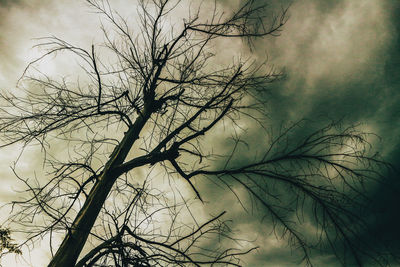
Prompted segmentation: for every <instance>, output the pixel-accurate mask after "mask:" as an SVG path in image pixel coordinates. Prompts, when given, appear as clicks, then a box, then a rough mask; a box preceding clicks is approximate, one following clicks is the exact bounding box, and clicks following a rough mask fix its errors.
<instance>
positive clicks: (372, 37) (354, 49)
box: [0, 0, 400, 266]
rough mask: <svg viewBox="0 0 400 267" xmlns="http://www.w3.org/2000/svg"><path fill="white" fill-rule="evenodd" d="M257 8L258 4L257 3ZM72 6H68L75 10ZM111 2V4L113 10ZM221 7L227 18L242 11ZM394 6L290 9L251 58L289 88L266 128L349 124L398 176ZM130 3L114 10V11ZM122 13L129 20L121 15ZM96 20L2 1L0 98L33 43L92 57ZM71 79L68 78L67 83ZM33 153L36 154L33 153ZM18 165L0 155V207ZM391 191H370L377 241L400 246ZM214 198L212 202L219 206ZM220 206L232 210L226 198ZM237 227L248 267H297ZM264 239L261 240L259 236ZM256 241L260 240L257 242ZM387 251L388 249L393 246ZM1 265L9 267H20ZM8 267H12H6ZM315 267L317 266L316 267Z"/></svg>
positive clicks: (398, 54)
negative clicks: (86, 50)
mask: <svg viewBox="0 0 400 267" xmlns="http://www.w3.org/2000/svg"><path fill="white" fill-rule="evenodd" d="M258 1H259V2H262V1H264V0H258ZM71 2H72V3H71ZM110 2H111V1H110ZM233 2H234V4H232V2H229V1H227V0H225V1H220V3H222V5H223V6H224V8H226V9H229V8H232V6H235V5H236V4H238V2H239V1H233ZM397 2H398V1H396V0H352V1H348V0H347V1H346V0H337V1H325V0H297V1H296V0H294V1H292V2H291V4H290V9H289V13H288V14H289V19H288V21H287V23H286V24H285V25H284V27H283V30H282V32H281V33H280V36H279V37H268V38H266V39H262V40H257V41H255V42H254V44H253V47H252V49H251V52H250V50H249V51H248V52H247V53H253V56H254V57H255V58H257V59H259V60H260V61H262V60H266V59H268V64H269V65H270V66H274V67H275V68H276V69H282V70H283V71H284V73H285V78H284V79H282V80H281V81H279V82H276V83H274V84H272V85H271V86H270V87H269V91H268V94H267V96H264V97H266V98H267V100H268V108H269V119H270V124H271V125H272V126H278V125H280V124H281V123H290V122H295V121H297V120H299V119H302V118H307V119H309V120H310V121H312V125H313V127H315V126H316V125H324V124H326V123H327V122H329V121H330V120H338V119H342V120H343V121H344V123H345V124H359V125H360V126H359V127H361V128H362V129H363V130H365V131H368V132H373V133H375V134H377V135H378V136H379V137H380V139H379V138H376V139H374V140H373V145H374V148H376V150H377V151H379V153H380V155H381V156H382V157H383V158H384V159H386V160H387V161H389V162H391V163H393V164H394V165H395V166H397V165H398V163H400V138H398V137H399V136H400V116H399V115H398V114H399V113H400V104H399V103H400V75H399V71H400V67H399V66H400V65H399V64H400V49H399V47H400V36H399V33H400V31H399V30H400V16H399V14H400V5H399V4H398V3H397ZM131 3H132V1H128V0H117V1H112V4H113V6H115V7H116V8H117V9H118V8H121V7H125V6H127V5H130V4H131ZM269 3H270V6H271V10H272V11H273V12H277V11H279V8H281V7H285V6H287V5H288V4H289V2H288V1H286V0H282V1H278V0H273V1H270V2H269ZM122 10H128V9H124V8H122ZM98 25H99V19H98V16H97V15H96V14H93V13H92V12H90V9H89V8H88V7H87V5H85V3H84V1H66V0H60V1H49V0H42V1H39V0H30V1H28V0H15V1H11V0H9V1H4V0H0V58H1V61H0V90H2V91H3V90H4V91H12V92H14V91H15V90H16V83H17V80H18V78H19V77H20V76H21V74H22V72H23V71H24V68H25V66H26V65H27V64H28V62H29V61H30V60H32V59H33V58H35V57H37V56H38V55H39V54H40V51H37V49H33V48H32V46H33V45H35V43H36V41H35V40H34V38H39V37H43V36H51V35H56V36H59V37H62V38H63V39H65V40H70V41H73V42H74V43H76V44H79V45H83V46H86V47H90V44H91V43H93V42H94V43H96V42H99V41H100V40H101V38H100V39H99V35H100V31H99V29H98ZM226 45H230V46H231V49H230V50H229V51H236V48H237V47H242V46H245V45H246V44H244V43H237V42H235V43H230V44H226V43H225V44H222V45H221V48H217V52H218V49H220V53H221V58H223V57H226V59H229V58H230V54H229V53H230V52H227V51H226V50H224V47H226ZM46 64H47V65H46V66H45V69H46V71H47V73H49V74H50V75H60V72H62V71H63V70H64V68H63V66H65V65H63V64H67V65H68V64H70V62H68V60H67V62H62V63H61V65H57V64H56V63H52V62H51V61H50V62H46ZM63 74H64V75H69V73H63ZM28 153H32V155H33V154H34V153H37V152H35V151H32V152H29V151H28ZM17 156H18V147H13V148H2V149H0V162H1V163H0V175H1V177H2V183H1V186H0V202H2V203H6V202H8V201H10V200H13V199H14V197H15V193H14V192H13V191H12V190H13V189H18V188H19V186H20V184H18V182H17V181H16V179H15V178H14V177H13V176H12V174H11V172H10V171H9V168H8V166H10V165H11V164H12V162H13V161H14V160H15V159H16V157H17ZM31 158H32V160H30V161H29V162H23V163H22V168H24V170H29V169H32V168H37V167H39V168H40V164H41V163H40V161H39V159H37V158H35V157H31ZM388 179H389V181H390V182H391V185H392V186H391V187H390V188H388V187H387V186H382V187H378V188H375V189H374V192H372V195H373V197H374V199H375V205H376V208H377V210H379V212H380V214H381V215H380V216H381V220H380V222H379V223H377V225H376V226H375V229H376V233H375V234H379V235H382V236H384V237H387V238H389V237H391V238H392V240H396V239H397V240H400V230H399V229H398V227H396V225H398V224H399V220H400V215H398V212H397V205H396V203H398V202H399V201H400V194H397V192H398V190H400V183H399V181H398V180H397V177H396V175H394V174H388ZM215 197H216V198H217V197H218V196H215ZM219 201H221V202H224V203H227V205H228V203H229V201H231V196H224V199H220V200H219ZM233 213H234V214H233V215H232V217H233V218H236V219H239V222H238V223H237V224H236V227H238V228H240V229H242V232H246V233H247V235H248V237H249V238H250V239H252V238H256V242H255V243H256V244H257V245H259V246H260V247H261V249H259V250H258V251H257V252H256V253H254V254H252V255H248V256H246V259H245V260H246V262H247V263H248V264H249V266H264V264H265V263H268V266H290V265H296V263H297V262H298V261H296V260H297V259H296V255H297V254H296V252H294V253H292V252H291V250H290V249H289V248H287V247H286V246H285V243H284V242H277V241H274V239H272V238H270V237H268V235H267V234H265V233H264V234H260V231H261V230H259V229H261V228H262V227H263V223H262V222H260V221H259V220H257V218H256V216H251V215H249V216H247V217H245V219H242V220H240V218H241V214H242V213H240V208H237V209H235V210H234V211H233ZM261 232H262V231H261ZM260 235H261V236H262V237H260ZM398 245H399V244H396V243H395V241H393V246H398ZM46 255H47V254H46V252H45V251H44V249H41V248H40V247H38V248H36V249H34V250H32V251H31V260H32V262H33V263H34V264H33V265H34V266H42V265H43V266H44V265H45V263H46V262H47V260H46ZM13 261H15V259H14V258H11V257H7V258H6V259H5V261H4V265H5V266H9V265H10V266H11V264H13V266H25V265H24V263H21V261H19V262H20V263H19V264H20V265H16V263H14V262H13ZM315 261H316V262H317V263H320V264H323V265H324V266H336V265H337V263H336V262H335V261H334V259H333V258H332V255H319V256H317V257H316V258H315ZM8 264H9V265H8ZM316 265H317V266H321V265H318V264H316Z"/></svg>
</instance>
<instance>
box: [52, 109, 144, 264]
mask: <svg viewBox="0 0 400 267" xmlns="http://www.w3.org/2000/svg"><path fill="white" fill-rule="evenodd" d="M151 112H152V103H151V102H150V104H148V105H145V107H144V109H143V112H142V114H141V116H139V117H138V118H137V119H136V121H135V123H134V124H133V125H132V126H131V127H130V128H129V130H128V131H127V132H126V133H125V136H124V138H123V139H122V140H121V142H120V143H119V144H118V145H117V146H116V147H115V149H114V151H113V152H112V153H111V156H110V159H109V160H108V161H107V163H106V164H105V166H104V169H103V172H102V173H101V174H100V176H99V177H98V180H97V182H96V184H95V185H94V186H93V188H92V189H91V191H90V193H89V195H88V197H87V199H86V201H85V203H84V204H83V207H82V208H81V210H80V211H79V213H78V215H77V216H76V218H75V220H74V222H73V223H72V227H71V229H70V230H69V231H68V232H67V234H66V236H65V238H64V240H63V242H62V243H61V246H60V247H59V248H58V250H57V252H56V254H55V255H54V257H53V258H52V259H51V262H50V263H49V265H48V267H73V266H74V265H75V263H76V261H77V260H78V257H79V254H80V253H81V251H82V249H83V246H84V245H85V243H86V240H87V238H88V236H89V233H90V231H91V229H92V227H93V225H94V222H95V221H96V219H97V217H98V215H99V213H100V210H101V208H102V206H103V204H104V202H105V200H106V199H107V196H108V194H109V193H110V191H111V189H112V186H113V185H114V183H115V181H116V180H117V178H118V176H119V175H120V173H116V172H114V167H116V166H118V165H120V164H122V163H123V162H124V160H125V158H126V156H127V155H128V153H129V151H130V149H131V147H132V145H133V144H134V143H135V141H136V140H137V139H138V138H139V133H140V131H141V130H142V129H143V126H144V125H145V123H146V122H147V120H148V119H149V118H150V115H151Z"/></svg>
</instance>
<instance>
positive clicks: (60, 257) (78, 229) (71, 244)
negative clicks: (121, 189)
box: [48, 173, 117, 267]
mask: <svg viewBox="0 0 400 267" xmlns="http://www.w3.org/2000/svg"><path fill="white" fill-rule="evenodd" d="M99 178H100V179H99V180H98V182H97V183H96V184H95V185H94V186H93V188H92V190H91V191H90V193H89V196H88V198H87V199H86V201H85V203H84V205H83V207H82V208H81V210H80V211H79V213H78V215H77V216H76V218H75V221H74V223H73V224H72V227H71V229H70V230H69V231H68V233H67V235H66V236H65V238H64V240H63V242H62V244H61V246H60V247H59V248H58V250H57V253H56V255H54V257H53V259H52V260H51V262H50V264H49V265H48V266H49V267H61V266H63V267H70V266H71V267H72V266H74V265H75V263H76V261H77V259H78V257H79V254H80V253H81V251H82V249H83V246H84V245H85V243H86V240H87V238H88V236H89V233H90V230H91V229H92V227H93V225H94V222H95V221H96V218H97V216H98V214H99V212H100V209H101V207H102V206H103V204H104V202H105V200H106V198H107V196H108V193H109V192H110V190H111V188H112V186H113V184H114V182H115V180H116V178H117V177H113V176H112V175H109V174H107V173H103V174H102V175H101V176H100V177H99Z"/></svg>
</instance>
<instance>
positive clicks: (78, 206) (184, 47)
mask: <svg viewBox="0 0 400 267" xmlns="http://www.w3.org/2000/svg"><path fill="white" fill-rule="evenodd" d="M138 2H139V4H138V7H137V21H136V24H134V26H130V25H131V24H130V23H129V20H128V19H126V18H124V17H122V16H121V15H119V13H118V12H116V11H115V10H113V9H112V7H111V6H110V4H109V2H108V1H101V0H99V1H97V0H88V1H87V3H88V4H89V5H90V6H91V7H92V8H93V9H94V10H95V11H96V12H98V13H100V15H101V16H103V17H105V18H106V20H107V22H108V24H107V25H111V30H110V29H109V28H108V27H107V25H102V30H103V34H104V43H103V44H101V45H92V46H91V47H90V48H89V49H85V48H81V47H78V46H75V45H73V44H70V43H68V42H66V41H64V40H62V39H59V38H57V37H49V38H43V39H40V41H41V42H40V44H39V45H38V46H39V47H40V48H42V49H46V52H45V53H44V54H43V56H41V57H40V58H38V59H37V60H35V61H33V62H32V63H30V64H29V65H28V67H27V68H26V70H25V72H24V75H23V77H22V79H21V84H23V85H25V86H26V87H27V88H28V89H26V90H25V91H23V93H18V94H17V95H14V94H12V93H7V94H5V93H4V94H2V95H1V98H2V100H3V102H4V103H5V104H3V106H2V108H1V115H0V120H1V123H0V132H1V137H2V140H3V144H4V145H3V146H8V145H12V144H15V143H22V144H23V146H24V147H27V146H28V145H34V144H39V145H40V146H41V149H42V154H43V155H44V164H45V166H46V171H47V173H46V180H45V179H44V178H41V179H34V182H32V179H31V180H29V179H28V178H23V177H21V176H20V175H19V174H18V172H17V167H14V168H13V170H14V173H15V175H16V177H17V178H18V179H20V180H21V181H22V182H23V183H25V185H26V186H27V192H28V193H29V194H30V197H29V198H27V199H24V200H21V201H15V202H13V203H12V205H13V208H14V210H15V212H14V213H12V214H11V215H10V219H9V220H10V221H11V222H13V223H14V225H15V224H20V225H21V226H23V229H25V231H26V232H27V233H29V236H28V240H27V242H30V241H32V242H36V241H37V240H38V239H39V238H40V237H42V236H44V235H49V236H50V237H51V238H50V249H51V251H52V253H53V241H52V239H53V236H54V235H57V234H60V233H62V234H64V235H65V237H64V239H63V241H62V243H61V245H59V247H58V249H57V251H56V253H55V254H53V257H52V260H51V262H50V264H49V266H105V265H107V264H108V265H109V264H114V265H115V266H165V265H168V264H172V265H174V266H175V265H177V266H186V265H195V266H200V265H211V264H222V265H224V264H225V265H233V266H240V265H241V263H240V256H241V255H243V254H246V253H248V252H250V251H252V250H254V249H255V248H250V249H249V250H236V249H234V246H232V245H230V246H229V244H230V243H228V247H227V248H226V246H224V244H225V245H226V242H225V243H223V242H222V241H221V244H222V245H215V244H213V245H212V246H210V244H208V243H207V242H209V239H210V238H215V236H218V237H219V238H220V239H227V240H233V241H235V239H234V236H231V235H230V234H229V225H228V224H227V223H226V222H224V221H223V220H222V217H223V215H224V213H221V214H217V215H214V216H212V217H211V218H210V219H208V220H205V221H204V220H203V221H202V222H199V221H198V220H199V219H196V218H197V217H196V216H195V215H193V214H195V213H196V205H200V204H201V202H203V201H207V200H208V198H206V197H204V196H205V195H207V188H201V189H200V187H199V186H200V185H199V184H196V183H195V179H196V178H197V177H206V178H207V179H209V180H210V181H212V182H214V183H216V184H218V185H220V186H221V185H222V187H223V188H225V189H228V190H230V191H231V192H232V193H233V194H235V196H236V197H237V199H238V203H241V205H243V207H244V208H246V206H248V205H252V204H251V203H253V202H254V203H256V205H258V206H257V207H258V208H259V209H262V210H263V212H264V213H265V215H266V216H267V217H268V218H269V219H270V223H271V224H272V225H273V227H274V231H275V234H276V235H277V236H283V237H285V238H286V239H287V240H288V241H289V242H290V244H291V245H292V246H293V247H295V248H298V249H300V250H301V251H302V254H303V260H304V261H305V262H306V263H307V264H311V263H312V262H311V254H310V253H311V252H312V251H313V249H318V248H320V249H321V248H322V249H324V248H326V247H327V246H329V247H330V249H331V250H333V251H334V252H335V254H336V255H337V257H338V259H339V260H343V261H344V260H348V259H350V260H351V261H353V262H355V263H356V264H358V265H360V266H361V265H362V264H363V259H364V257H365V256H368V257H369V258H370V259H373V260H375V261H376V262H378V263H384V262H385V259H386V258H385V257H384V256H383V255H382V254H379V249H378V247H373V246H370V245H369V243H368V242H367V240H364V239H363V238H362V236H361V235H360V233H361V232H362V231H363V230H365V229H367V228H368V222H367V219H365V218H363V217H362V216H360V212H359V209H364V208H365V207H366V205H367V203H368V202H367V200H368V198H367V195H366V193H365V192H366V190H367V189H368V186H369V184H370V182H373V181H375V180H378V179H379V178H380V170H381V168H382V167H384V166H385V165H386V164H385V163H384V162H382V161H380V160H379V159H378V158H377V157H376V156H374V155H370V154H369V152H368V151H369V143H368V142H367V136H366V134H364V133H362V132H359V131H358V130H357V129H356V128H355V127H352V126H351V127H343V126H341V125H340V124H338V123H332V124H329V125H328V126H326V127H324V128H322V129H318V130H316V131H308V132H307V131H306V134H304V136H303V138H301V139H298V138H292V137H293V135H294V133H295V132H296V131H297V130H298V129H303V127H305V126H306V123H305V122H304V121H302V122H299V123H296V124H293V125H292V126H290V127H287V128H285V129H282V130H281V131H280V132H279V133H278V134H277V135H275V136H269V135H268V134H267V133H268V131H266V130H265V135H264V136H265V137H264V139H265V140H260V142H259V145H258V150H257V151H252V153H251V154H252V155H251V157H247V159H246V160H240V159H241V152H240V151H241V146H243V144H246V141H248V140H247V139H246V138H247V136H246V131H245V129H244V127H243V126H241V125H240V123H239V122H240V121H243V120H245V121H251V122H255V123H256V124H257V125H258V126H254V127H259V128H260V130H261V131H263V129H265V128H264V126H265V119H266V118H267V117H266V103H265V101H264V96H263V94H264V92H265V90H266V89H267V88H268V84H269V83H271V82H274V81H276V80H277V79H279V78H280V77H281V76H282V74H281V73H279V72H275V71H274V70H273V69H272V68H270V69H268V70H266V65H265V64H257V63H256V61H255V60H252V59H251V58H250V59H246V60H243V59H241V57H240V56H239V55H235V54H236V52H235V51H232V54H234V55H235V56H233V58H235V59H234V60H233V61H232V63H231V64H228V65H224V64H222V63H220V62H219V57H218V51H216V50H215V49H213V46H214V45H215V44H216V43H217V42H218V41H219V40H223V39H242V40H244V41H246V42H248V44H249V45H250V46H251V45H252V41H253V40H254V39H256V38H263V37H265V36H277V35H279V32H280V30H281V28H282V26H283V25H284V24H285V22H286V18H287V16H286V12H287V10H286V9H284V10H282V11H281V12H280V13H279V14H278V15H275V16H271V15H266V14H268V13H267V9H266V7H267V6H266V5H258V4H257V2H256V1H251V0H250V1H246V2H245V3H244V4H243V5H242V6H240V7H239V8H238V9H236V10H235V11H233V12H230V13H224V12H222V10H220V9H219V6H218V5H217V4H216V3H215V4H214V9H211V10H212V12H209V13H208V14H207V13H206V12H204V10H202V7H201V6H199V7H198V8H196V9H194V7H191V8H192V10H190V11H188V13H187V15H186V16H185V17H184V18H182V19H181V20H180V21H179V22H174V20H173V17H174V16H176V14H177V13H173V12H176V10H177V9H179V8H181V5H182V3H181V1H179V0H176V1H172V0H140V1H138ZM208 11H209V10H208ZM179 15H181V14H179ZM61 52H68V53H70V54H72V56H74V58H75V59H76V60H77V62H78V64H79V65H80V66H81V67H82V69H83V73H84V74H86V76H85V77H84V78H82V77H81V76H80V78H79V80H78V82H75V83H72V82H70V81H69V80H68V79H67V78H61V79H56V78H54V77H49V76H48V75H46V74H45V73H43V72H41V71H40V69H39V67H37V66H40V62H42V60H44V59H45V58H47V57H49V56H52V55H55V54H57V53H61ZM21 89H22V86H21ZM253 124H254V123H253ZM253 124H252V125H253ZM217 127H225V128H228V129H227V130H226V131H231V133H232V135H233V136H234V137H233V138H232V139H231V143H230V145H231V147H229V149H228V150H227V151H226V152H224V151H217V152H215V151H213V148H212V145H210V144H209V143H208V142H209V140H210V139H207V137H209V136H215V135H216V133H217V132H218V129H217ZM252 127H253V126H252ZM266 140H267V141H266ZM57 145H58V146H61V145H64V146H66V147H67V151H66V152H62V153H61V152H60V153H59V154H58V157H56V156H53V154H52V152H51V148H50V147H51V146H53V147H54V146H57ZM143 168H145V169H146V170H150V171H148V173H147V175H143V173H140V170H141V169H143ZM149 168H150V169H149ZM153 176H154V177H155V176H158V177H160V176H161V177H164V179H166V180H168V181H169V182H170V183H171V181H178V183H179V184H180V186H181V187H180V188H178V189H176V188H175V189H174V188H173V186H172V185H171V187H170V189H169V190H162V189H161V187H165V185H163V186H161V185H155V184H154V182H152V177H153ZM181 181H184V182H185V183H181ZM186 188H190V190H191V191H192V192H193V196H194V197H195V198H194V199H192V200H189V199H188V198H187V197H184V196H183V193H182V192H181V191H184V190H186ZM223 188H222V189H220V190H223ZM238 188H240V189H238ZM239 190H244V192H246V194H247V195H243V194H242V193H241V192H239ZM166 192H167V193H166ZM168 194H169V195H168ZM177 196H180V197H181V199H182V201H178V200H177ZM249 203H250V204H249ZM217 204H218V203H215V205H217ZM227 209H229V207H227ZM309 211H311V215H309V213H308V212H309ZM211 213H212V212H211ZM43 218H45V219H43ZM188 218H189V219H188ZM304 220H310V221H311V222H312V224H313V225H315V228H316V230H315V238H314V239H312V240H310V239H309V238H308V237H307V236H306V235H304V234H303V233H302V229H303V228H302V222H303V221H304ZM25 244H27V243H25ZM85 245H86V247H85V249H84V246H85Z"/></svg>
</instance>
